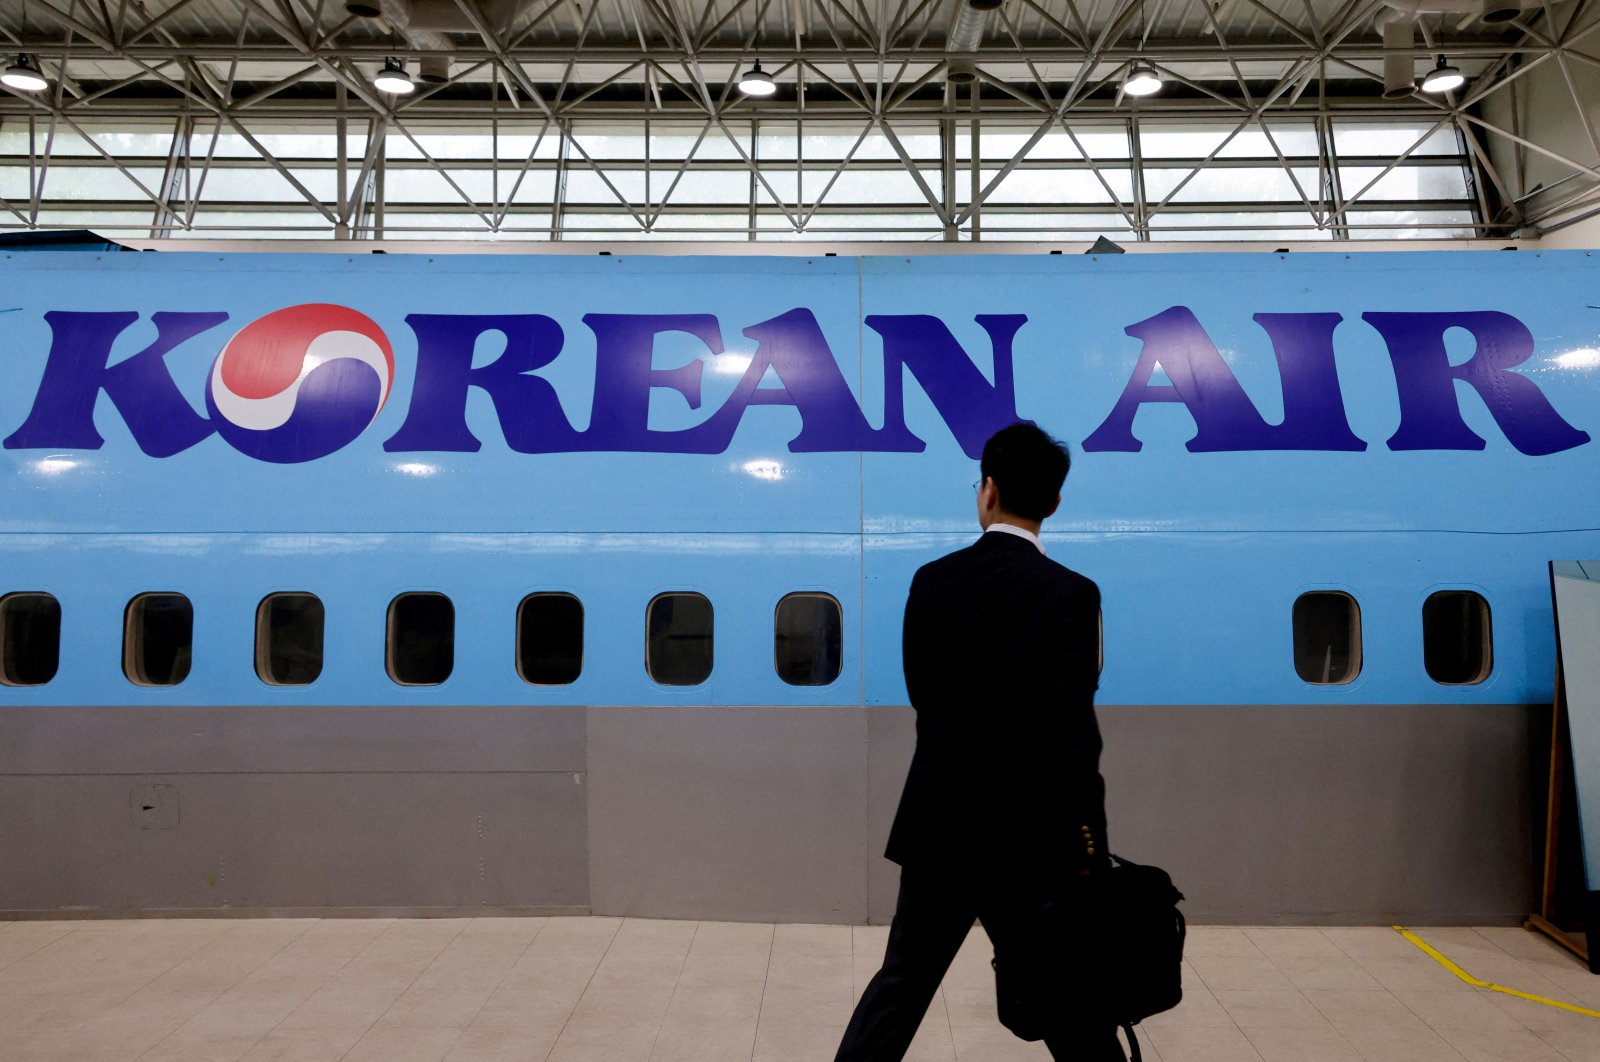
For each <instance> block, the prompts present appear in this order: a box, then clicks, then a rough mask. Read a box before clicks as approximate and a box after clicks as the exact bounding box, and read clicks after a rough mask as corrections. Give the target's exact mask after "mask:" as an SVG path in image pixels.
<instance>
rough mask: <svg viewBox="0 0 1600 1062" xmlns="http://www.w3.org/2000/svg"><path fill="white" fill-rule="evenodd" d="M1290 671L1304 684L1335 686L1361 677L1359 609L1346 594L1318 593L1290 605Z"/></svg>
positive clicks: (1305, 595) (1307, 595) (1333, 591)
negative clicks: (1291, 617) (1291, 616)
mask: <svg viewBox="0 0 1600 1062" xmlns="http://www.w3.org/2000/svg"><path fill="white" fill-rule="evenodd" d="M1294 669H1295V671H1296V672H1297V673H1298V674H1299V675H1300V677H1301V678H1302V679H1303V680H1305V681H1306V682H1309V683H1312V684H1313V685H1317V686H1337V685H1342V684H1343V683H1346V682H1353V681H1355V677H1356V676H1357V675H1359V674H1361V606H1360V605H1358V604H1356V599H1355V598H1353V597H1351V596H1350V595H1349V594H1344V593H1340V592H1338V591H1336V590H1318V591H1314V592H1312V593H1309V594H1301V595H1300V597H1299V599H1298V600H1296V601H1295V603H1294Z"/></svg>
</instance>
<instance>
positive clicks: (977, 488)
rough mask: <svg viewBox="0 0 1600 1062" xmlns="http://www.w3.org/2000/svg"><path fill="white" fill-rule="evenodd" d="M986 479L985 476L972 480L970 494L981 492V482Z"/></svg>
mask: <svg viewBox="0 0 1600 1062" xmlns="http://www.w3.org/2000/svg"><path fill="white" fill-rule="evenodd" d="M987 478H988V477H987V476H979V477H978V478H977V479H975V480H973V482H972V493H974V494H976V493H978V492H979V491H980V490H982V489H983V481H984V480H985V479H987Z"/></svg>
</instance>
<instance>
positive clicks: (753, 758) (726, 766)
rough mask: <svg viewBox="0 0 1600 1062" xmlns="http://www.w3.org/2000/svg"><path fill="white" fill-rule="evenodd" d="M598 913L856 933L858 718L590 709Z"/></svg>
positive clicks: (863, 718)
mask: <svg viewBox="0 0 1600 1062" xmlns="http://www.w3.org/2000/svg"><path fill="white" fill-rule="evenodd" d="M588 746H589V781H590V789H591V792H590V794H589V850H590V857H591V860H592V864H591V875H592V878H593V899H592V906H593V908H594V910H595V912H596V913H599V914H627V915H641V916H645V917H652V918H715V919H732V920H749V921H779V922H843V923H860V922H864V921H865V920H866V916H867V858H868V856H867V839H866V833H867V713H866V711H865V710H863V709H861V708H659V707H657V708H593V709H590V714H589V740H588Z"/></svg>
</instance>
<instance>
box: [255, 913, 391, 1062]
mask: <svg viewBox="0 0 1600 1062" xmlns="http://www.w3.org/2000/svg"><path fill="white" fill-rule="evenodd" d="M385 921H387V922H388V923H389V925H387V926H384V927H383V928H382V929H380V930H379V931H378V932H377V933H376V934H375V935H374V936H373V937H372V939H371V940H369V941H367V942H366V943H365V944H363V945H362V946H361V947H359V948H357V949H356V952H355V954H354V955H351V956H350V957H349V958H348V959H346V960H345V961H344V962H343V963H341V964H340V965H339V968H338V969H336V970H334V971H333V972H332V973H330V974H328V976H327V977H324V978H323V979H322V980H321V981H320V982H318V983H317V985H316V987H315V988H313V989H312V990H311V991H310V992H307V993H306V995H305V999H302V1000H301V1001H300V1002H299V1003H296V1004H295V1005H294V1006H293V1007H292V1008H290V1010H289V1014H293V1013H294V1012H295V1011H296V1010H299V1009H300V1008H301V1007H302V1006H304V1005H305V1002H306V1000H307V999H310V998H311V997H312V996H314V995H316V994H317V993H318V992H320V991H322V990H323V989H324V988H326V987H328V985H329V984H330V983H332V981H333V979H334V978H335V977H338V976H339V975H340V974H341V973H343V972H344V971H345V969H346V968H347V967H349V965H350V964H351V963H353V962H355V961H356V960H357V959H359V958H360V957H361V956H362V954H363V953H365V952H366V950H367V949H368V948H370V947H372V945H374V944H376V943H377V942H378V938H379V937H381V936H383V935H384V934H385V933H387V932H388V931H389V930H390V929H391V928H392V927H393V925H394V923H395V922H396V921H398V919H393V918H390V919H385ZM325 922H327V919H325V918H319V919H318V920H317V924H318V925H321V924H323V923H325ZM311 928H312V929H315V928H316V926H312V927H311ZM307 932H310V930H307ZM302 935H304V934H302ZM295 939H296V940H297V941H298V940H299V939H300V938H299V937H296V938H295ZM289 1014H285V1015H284V1016H283V1017H281V1018H279V1019H278V1020H277V1021H276V1022H274V1023H273V1026H272V1028H270V1029H268V1030H267V1031H266V1032H265V1033H263V1034H262V1036H261V1040H265V1039H266V1038H267V1037H269V1036H271V1035H272V1034H273V1033H275V1032H277V1031H278V1030H279V1029H280V1028H282V1027H283V1023H284V1022H286V1021H288V1020H289ZM362 1035H365V1033H363V1034H362ZM261 1040H257V1041H256V1044H259V1043H261ZM253 1050H255V1044H252V1045H251V1046H250V1048H249V1050H247V1051H245V1054H249V1053H250V1051H253Z"/></svg>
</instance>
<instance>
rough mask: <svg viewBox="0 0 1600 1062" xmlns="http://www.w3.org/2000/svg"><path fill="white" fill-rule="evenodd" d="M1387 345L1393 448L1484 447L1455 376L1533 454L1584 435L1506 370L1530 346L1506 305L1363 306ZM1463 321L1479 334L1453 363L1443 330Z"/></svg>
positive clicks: (1541, 395) (1574, 443)
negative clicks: (1395, 410) (1445, 308)
mask: <svg viewBox="0 0 1600 1062" xmlns="http://www.w3.org/2000/svg"><path fill="white" fill-rule="evenodd" d="M1361 319H1362V320H1363V321H1366V322H1367V323H1368V324H1370V325H1372V327H1374V328H1376V329H1377V330H1378V332H1379V334H1380V335H1382V336H1383V341H1384V343H1386V344H1387V345H1388V347H1389V360H1390V361H1391V362H1393V363H1394V381H1395V388H1396V390H1397V391H1398V392H1399V395H1400V428H1399V430H1398V431H1396V432H1395V433H1394V435H1392V436H1390V438H1389V449H1391V450H1482V449H1483V448H1484V445H1485V444H1484V441H1483V439H1482V438H1480V437H1479V436H1478V434H1477V432H1475V431H1473V430H1472V429H1471V428H1469V427H1467V422H1466V421H1465V420H1463V419H1462V417H1461V407H1460V406H1459V405H1458V404H1457V403H1456V387H1455V381H1457V380H1462V381H1464V382H1466V383H1467V384H1470V385H1471V386H1472V389H1473V390H1474V391H1477V392H1478V397H1479V398H1481V399H1483V404H1484V405H1485V406H1488V407H1489V413H1490V414H1491V415H1492V416H1493V417H1494V420H1495V423H1496V424H1498V425H1499V426H1500V430H1501V431H1502V432H1504V433H1505V436H1506V438H1507V439H1508V440H1509V441H1510V442H1511V445H1512V446H1515V447H1516V448H1517V449H1518V450H1520V451H1521V452H1522V453H1525V454H1529V455H1531V456H1540V455H1543V454H1554V453H1560V452H1561V451H1562V450H1570V449H1572V448H1573V447H1574V446H1582V445H1583V444H1584V443H1586V442H1588V441H1589V434H1588V432H1583V431H1579V430H1578V429H1577V428H1574V427H1573V426H1572V425H1571V424H1568V423H1567V422H1566V421H1565V420H1562V419H1561V414H1559V413H1557V412H1556V410H1555V407H1554V406H1552V405H1551V404H1550V400H1549V399H1548V398H1546V397H1545V396H1544V392H1543V391H1541V390H1539V386H1538V385H1537V384H1535V383H1534V382H1533V381H1532V380H1530V379H1528V378H1527V377H1525V376H1522V375H1520V374H1519V373H1514V372H1512V371H1511V368H1512V366H1514V365H1521V364H1522V363H1523V362H1525V361H1527V360H1528V358H1529V357H1530V356H1531V355H1532V354H1533V333H1531V332H1529V331H1528V326H1527V325H1525V324H1523V323H1522V322H1521V321H1519V320H1517V319H1516V318H1515V317H1512V316H1511V315H1510V314H1508V313H1501V312H1499V311H1498V310H1479V311H1473V312H1466V313H1364V314H1362V315H1361ZM1451 328H1464V329H1466V330H1467V331H1468V332H1471V333H1472V337H1473V339H1475V340H1476V341H1477V344H1478V345H1477V349H1476V350H1474V351H1473V353H1472V357H1470V358H1468V359H1467V360H1466V361H1464V362H1462V363H1461V364H1460V365H1451V364H1450V354H1449V352H1448V351H1447V350H1446V349H1445V345H1444V334H1445V332H1446V330H1448V329H1451Z"/></svg>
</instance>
